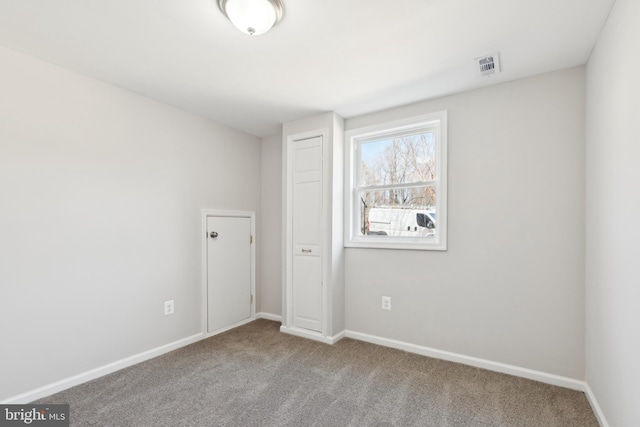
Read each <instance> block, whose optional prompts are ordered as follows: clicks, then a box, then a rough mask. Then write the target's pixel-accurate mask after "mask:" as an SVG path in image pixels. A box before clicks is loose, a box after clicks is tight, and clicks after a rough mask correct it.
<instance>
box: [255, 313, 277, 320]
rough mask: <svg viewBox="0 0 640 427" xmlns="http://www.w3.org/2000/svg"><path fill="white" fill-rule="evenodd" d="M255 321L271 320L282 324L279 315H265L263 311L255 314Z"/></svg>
mask: <svg viewBox="0 0 640 427" xmlns="http://www.w3.org/2000/svg"><path fill="white" fill-rule="evenodd" d="M256 319H267V320H273V321H275V322H282V316H280V315H279V314H273V313H265V312H264V311H261V312H260V313H256Z"/></svg>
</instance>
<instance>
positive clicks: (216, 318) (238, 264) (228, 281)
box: [207, 216, 251, 332]
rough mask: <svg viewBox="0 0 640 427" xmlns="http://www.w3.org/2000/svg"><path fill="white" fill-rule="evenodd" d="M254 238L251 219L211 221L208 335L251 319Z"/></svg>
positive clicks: (208, 256) (208, 242)
mask: <svg viewBox="0 0 640 427" xmlns="http://www.w3.org/2000/svg"><path fill="white" fill-rule="evenodd" d="M211 233H215V234H214V236H215V237H212V234H211ZM250 238H251V219H250V218H237V217H218V216H210V217H207V332H213V331H216V330H218V329H221V328H224V327H227V326H230V325H233V324H234V323H238V322H240V321H242V320H246V319H248V318H249V317H251V242H250Z"/></svg>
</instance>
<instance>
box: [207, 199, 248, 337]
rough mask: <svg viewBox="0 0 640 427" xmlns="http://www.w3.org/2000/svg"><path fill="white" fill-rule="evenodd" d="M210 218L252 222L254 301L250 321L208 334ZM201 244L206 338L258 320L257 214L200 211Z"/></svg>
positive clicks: (210, 210)
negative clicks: (208, 243) (208, 232)
mask: <svg viewBox="0 0 640 427" xmlns="http://www.w3.org/2000/svg"><path fill="white" fill-rule="evenodd" d="M209 217H228V218H249V219H250V220H251V236H253V241H252V243H251V295H253V301H252V302H251V315H250V317H249V319H248V320H243V321H240V322H238V323H236V324H233V325H229V326H227V327H225V328H221V329H217V330H215V331H213V332H207V315H208V310H207V293H208V291H209V288H208V286H207V239H208V238H209V236H208V235H207V218H209ZM200 221H201V225H200V231H201V232H200V242H201V250H200V252H201V259H200V262H201V269H202V277H201V287H200V311H201V313H200V330H201V331H202V334H203V335H204V337H205V338H207V337H211V336H214V335H217V334H219V333H222V332H224V331H227V330H229V329H232V328H235V327H236V326H240V325H242V324H244V323H248V322H250V321H252V320H254V319H255V318H256V300H257V297H256V213H255V212H251V211H225V210H218V209H202V210H201V211H200Z"/></svg>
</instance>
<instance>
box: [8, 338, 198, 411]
mask: <svg viewBox="0 0 640 427" xmlns="http://www.w3.org/2000/svg"><path fill="white" fill-rule="evenodd" d="M202 338H204V335H203V334H201V333H199V334H195V335H191V336H190V337H186V338H183V339H180V340H178V341H174V342H172V343H169V344H165V345H162V346H160V347H156V348H154V349H151V350H147V351H143V352H142V353H138V354H135V355H133V356H129V357H126V358H124V359H121V360H118V361H115V362H112V363H109V364H107V365H104V366H101V367H98V368H95V369H91V370H90V371H86V372H83V373H80V374H77V375H74V376H72V377H69V378H66V379H63V380H60V381H56V382H54V383H51V384H47V385H45V386H42V387H39V388H37V389H35V390H31V391H27V392H25V393H22V394H19V395H17V396H13V397H10V398H8V399H5V400H3V401H2V402H0V403H2V404H25V403H29V402H33V401H34V400H37V399H41V398H43V397H46V396H50V395H52V394H55V393H58V392H60V391H62V390H66V389H68V388H70V387H74V386H77V385H79V384H82V383H86V382H87V381H91V380H94V379H96V378H99V377H102V376H105V375H108V374H110V373H112V372H115V371H119V370H120V369H124V368H127V367H129V366H132V365H135V364H137V363H140V362H144V361H145V360H149V359H153V358H154V357H158V356H161V355H163V354H165V353H168V352H170V351H173V350H176V349H178V348H180V347H184V346H187V345H189V344H193V343H194V342H197V341H200V340H201V339H202Z"/></svg>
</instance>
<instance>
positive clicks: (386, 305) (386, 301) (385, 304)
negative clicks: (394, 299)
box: [382, 297, 391, 310]
mask: <svg viewBox="0 0 640 427" xmlns="http://www.w3.org/2000/svg"><path fill="white" fill-rule="evenodd" d="M382 309H383V310H391V297H382Z"/></svg>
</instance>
